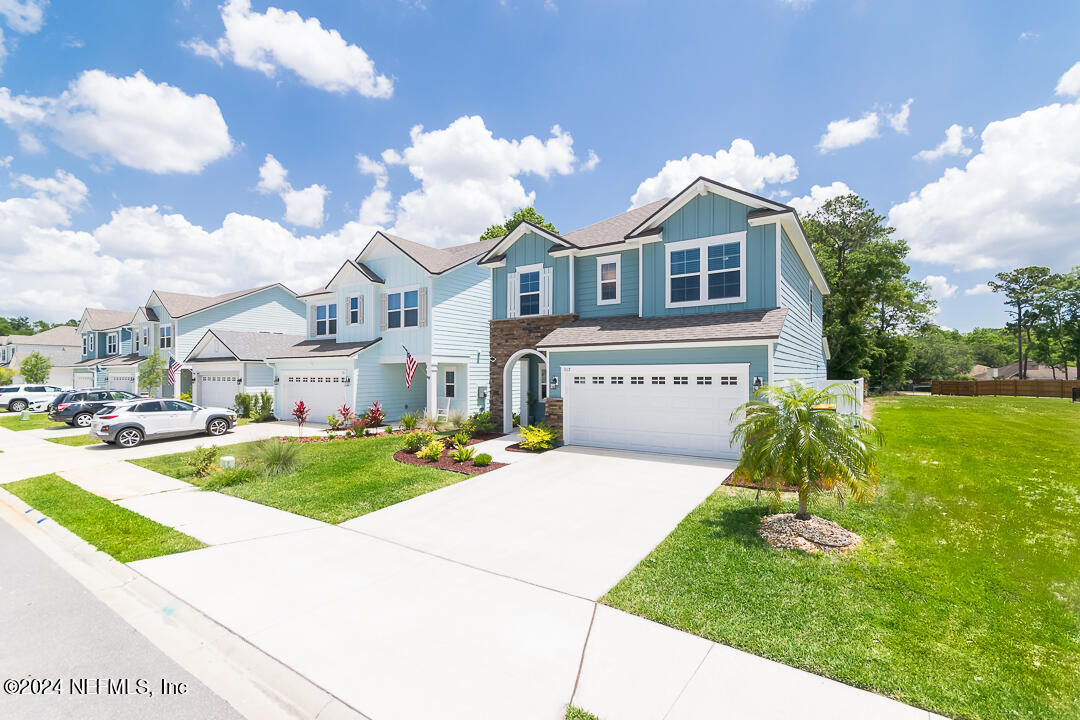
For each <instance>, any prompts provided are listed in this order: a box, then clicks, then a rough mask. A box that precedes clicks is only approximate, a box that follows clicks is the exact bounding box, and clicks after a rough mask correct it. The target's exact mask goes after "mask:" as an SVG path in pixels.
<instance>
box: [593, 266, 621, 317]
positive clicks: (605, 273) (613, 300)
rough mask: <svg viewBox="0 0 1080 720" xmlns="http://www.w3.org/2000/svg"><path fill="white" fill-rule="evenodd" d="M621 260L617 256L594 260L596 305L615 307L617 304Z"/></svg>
mask: <svg viewBox="0 0 1080 720" xmlns="http://www.w3.org/2000/svg"><path fill="white" fill-rule="evenodd" d="M621 259H622V258H621V257H620V256H619V255H606V256H604V257H600V258H597V259H596V304H597V305H616V304H618V303H619V295H620V292H619V276H620V275H621V273H620V266H621V264H622V263H621Z"/></svg>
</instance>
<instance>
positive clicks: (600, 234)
mask: <svg viewBox="0 0 1080 720" xmlns="http://www.w3.org/2000/svg"><path fill="white" fill-rule="evenodd" d="M668 200H670V198H662V199H660V200H654V201H653V202H651V203H649V204H648V205H642V206H641V207H637V208H634V209H633V210H628V211H627V212H624V213H622V214H621V215H616V216H615V217H610V218H608V219H607V220H601V221H600V222H595V223H593V224H592V225H586V226H585V227H583V228H581V229H580V230H574V231H573V232H568V233H566V234H565V235H562V239H563V240H566V241H567V242H568V243H570V244H571V245H574V246H575V247H579V248H589V247H598V246H600V245H609V244H612V243H617V242H622V241H623V239H624V238H625V237H626V234H627V233H628V232H630V231H631V230H633V229H634V228H636V227H637V226H638V225H640V224H641V222H642V221H643V220H644V219H645V218H647V217H649V216H650V215H652V214H653V213H654V212H656V211H657V210H658V209H660V207H661V206H663V205H664V203H666V202H667V201H668Z"/></svg>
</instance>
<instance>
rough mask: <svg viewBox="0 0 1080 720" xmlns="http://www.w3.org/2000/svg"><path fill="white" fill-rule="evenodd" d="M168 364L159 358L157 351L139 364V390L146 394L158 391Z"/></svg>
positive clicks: (163, 380)
mask: <svg viewBox="0 0 1080 720" xmlns="http://www.w3.org/2000/svg"><path fill="white" fill-rule="evenodd" d="M167 368H168V364H167V363H166V362H165V358H163V357H161V354H160V353H158V351H157V349H156V348H155V349H154V352H152V353H151V354H150V355H148V356H147V357H146V359H145V360H143V361H142V363H140V364H139V389H140V390H145V391H146V392H148V393H153V392H154V391H156V390H158V389H159V388H160V387H161V385H162V383H164V382H165V372H166V369H167Z"/></svg>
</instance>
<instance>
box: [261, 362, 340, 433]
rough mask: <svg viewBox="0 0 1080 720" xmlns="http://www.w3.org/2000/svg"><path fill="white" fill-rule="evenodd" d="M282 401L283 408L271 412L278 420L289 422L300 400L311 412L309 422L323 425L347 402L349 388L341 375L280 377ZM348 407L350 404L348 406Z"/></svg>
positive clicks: (311, 374) (302, 374)
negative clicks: (327, 418)
mask: <svg viewBox="0 0 1080 720" xmlns="http://www.w3.org/2000/svg"><path fill="white" fill-rule="evenodd" d="M281 382H282V383H283V387H282V390H283V392H282V393H281V397H282V399H283V400H284V406H283V407H280V408H275V409H274V415H276V416H277V418H278V419H279V420H280V419H284V420H289V419H290V418H291V415H290V413H292V409H293V406H294V405H295V404H296V401H297V400H303V401H304V405H306V406H307V407H308V409H309V410H310V414H309V415H308V420H310V421H311V422H319V423H322V422H326V417H327V416H328V415H331V414H333V413H336V412H337V409H338V408H339V407H341V405H342V404H343V403H345V402H346V399H347V391H348V385H346V384H345V376H344V375H343V374H342V373H290V372H286V373H284V374H283V375H282V378H281ZM349 404H350V405H351V404H352V403H349Z"/></svg>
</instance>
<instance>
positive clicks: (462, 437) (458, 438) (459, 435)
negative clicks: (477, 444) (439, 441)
mask: <svg viewBox="0 0 1080 720" xmlns="http://www.w3.org/2000/svg"><path fill="white" fill-rule="evenodd" d="M468 442H469V433H467V432H465V431H464V430H458V431H457V432H456V433H454V444H455V445H459V446H460V445H465V444H467V443H468Z"/></svg>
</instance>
